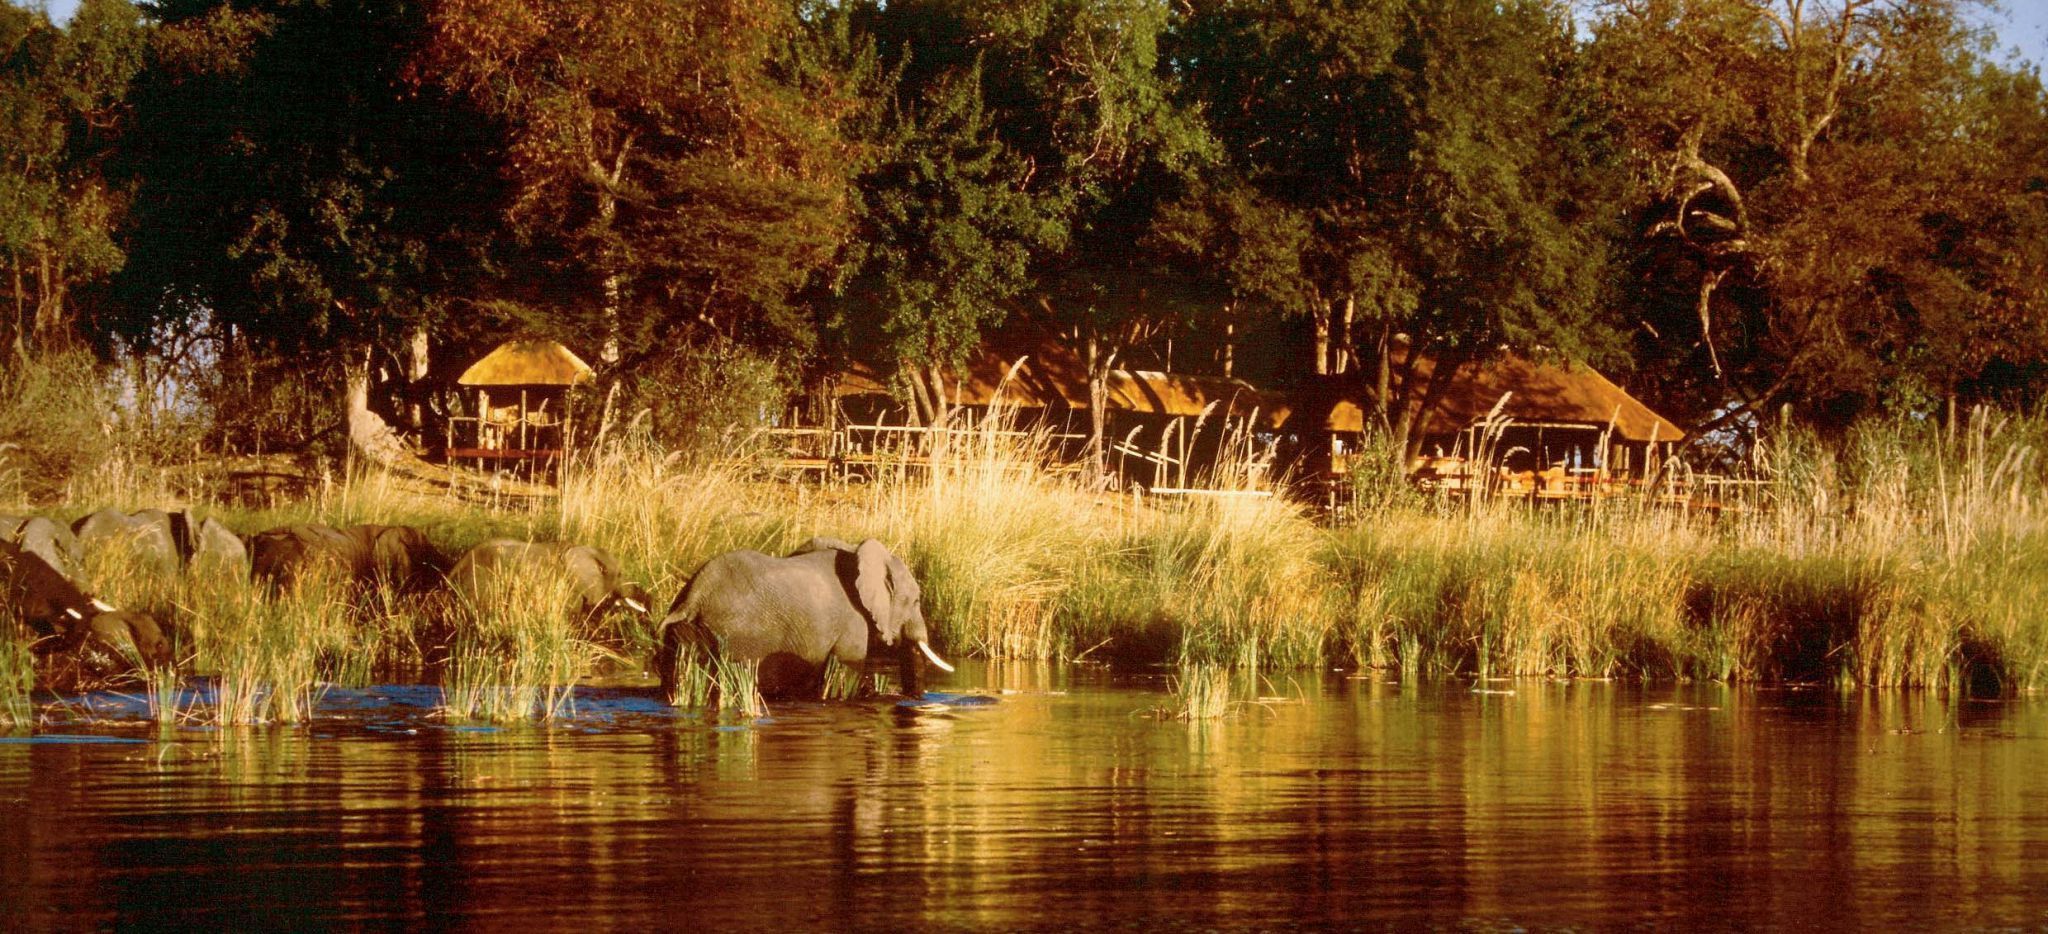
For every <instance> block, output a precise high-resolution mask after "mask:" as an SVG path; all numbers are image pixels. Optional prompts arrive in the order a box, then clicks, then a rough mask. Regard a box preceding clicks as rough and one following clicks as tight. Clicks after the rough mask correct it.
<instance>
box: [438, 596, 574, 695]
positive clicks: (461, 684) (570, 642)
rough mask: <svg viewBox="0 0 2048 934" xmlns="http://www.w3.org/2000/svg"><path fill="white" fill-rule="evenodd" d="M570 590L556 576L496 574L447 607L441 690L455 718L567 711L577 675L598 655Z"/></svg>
mask: <svg viewBox="0 0 2048 934" xmlns="http://www.w3.org/2000/svg"><path fill="white" fill-rule="evenodd" d="M574 602H575V595H574V593H573V592H572V591H571V590H570V588H569V586H568V583H567V581H565V580H563V579H562V578H561V577H559V576H557V575H548V574H535V573H517V574H503V575H498V576H496V577H493V578H490V579H488V580H486V581H484V582H483V588H482V592H481V593H479V594H478V595H477V602H476V603H475V604H473V605H467V604H465V605H458V606H455V607H453V608H451V611H450V615H451V623H450V625H451V626H452V627H453V628H454V630H455V631H454V633H453V636H452V638H451V640H450V648H449V658H448V663H447V666H446V668H445V669H444V671H443V673H442V679H441V694H442V702H443V705H444V708H445V709H446V711H447V713H448V716H449V717H450V718H451V719H454V720H482V721H485V722H490V723H505V722H511V721H519V720H528V719H539V720H552V719H554V718H556V717H560V716H563V715H565V714H567V713H570V712H571V710H572V706H571V704H572V701H573V699H574V697H575V693H574V692H575V687H576V682H577V681H578V680H580V679H581V678H582V677H583V676H584V675H585V674H587V673H588V672H589V671H590V669H591V667H592V665H593V664H594V663H595V660H596V658H597V651H596V646H595V644H594V643H593V642H592V641H591V640H590V638H589V634H588V633H586V632H584V631H583V628H582V623H583V621H582V620H580V619H578V618H577V616H576V615H575V614H574V613H572V612H571V608H572V604H573V603H574Z"/></svg>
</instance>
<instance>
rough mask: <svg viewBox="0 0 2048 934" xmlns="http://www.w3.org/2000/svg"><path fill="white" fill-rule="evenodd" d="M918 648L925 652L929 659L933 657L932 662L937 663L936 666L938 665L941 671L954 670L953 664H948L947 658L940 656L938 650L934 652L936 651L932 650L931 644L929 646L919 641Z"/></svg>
mask: <svg viewBox="0 0 2048 934" xmlns="http://www.w3.org/2000/svg"><path fill="white" fill-rule="evenodd" d="M917 650H918V651H920V652H923V653H924V657H926V658H929V659H931V660H932V664H933V665H936V666H938V669H939V670H940V671H952V670H953V666H951V665H948V664H946V660H945V659H943V658H940V657H939V653H937V652H934V651H932V647H931V646H929V645H926V644H924V643H923V642H919V643H918V644H917Z"/></svg>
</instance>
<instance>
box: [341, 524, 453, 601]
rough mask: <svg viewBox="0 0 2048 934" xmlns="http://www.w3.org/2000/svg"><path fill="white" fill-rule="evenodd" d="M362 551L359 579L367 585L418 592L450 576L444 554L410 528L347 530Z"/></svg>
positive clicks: (385, 526)
mask: <svg viewBox="0 0 2048 934" xmlns="http://www.w3.org/2000/svg"><path fill="white" fill-rule="evenodd" d="M347 532H348V534H349V535H350V536H351V537H353V538H354V539H355V540H356V541H357V542H358V543H359V546H360V548H361V552H360V559H361V563H359V564H358V565H357V579H358V580H360V581H362V582H363V583H366V584H372V585H376V586H390V587H392V588H394V589H397V590H400V591H408V592H416V591H419V590H424V589H426V588H428V587H431V586H433V585H435V584H436V583H438V582H439V581H440V579H441V578H442V577H443V576H445V575H446V574H447V572H448V561H447V559H446V558H445V557H443V556H442V554H441V550H440V549H438V548H435V547H434V543H433V542H431V541H428V540H427V535H426V533H424V532H421V531H420V530H419V529H415V528H413V527H411V526H406V525H357V526H351V527H349V529H348V530H347Z"/></svg>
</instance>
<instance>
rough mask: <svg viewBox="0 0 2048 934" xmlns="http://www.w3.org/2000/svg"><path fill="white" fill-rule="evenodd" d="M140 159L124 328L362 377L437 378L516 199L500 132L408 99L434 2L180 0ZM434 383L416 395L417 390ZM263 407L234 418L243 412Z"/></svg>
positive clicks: (163, 26) (221, 352)
mask: <svg viewBox="0 0 2048 934" xmlns="http://www.w3.org/2000/svg"><path fill="white" fill-rule="evenodd" d="M152 15H153V16H154V17H155V18H156V19H157V21H158V26H157V28H156V30H155V32H154V34H153V36H152V41H151V45H150V67H149V68H148V70H147V71H146V72H145V73H144V74H143V75H142V76H141V77H140V79H138V82H137V85H136V89H135V92H134V95H133V101H134V108H135V121H134V129H133V131H132V133H131V134H130V135H129V145H128V146H126V147H125V150H124V155H123V157H122V159H121V160H120V167H121V171H122V172H123V173H124V174H125V176H126V177H128V178H130V179H132V180H133V182H134V184H135V186H136V187H135V192H136V194H135V201H134V208H133V210H132V212H131V227H130V229H129V233H128V235H127V236H128V240H129V242H130V244H131V261H130V263H129V264H128V266H127V268H126V269H125V270H124V272H123V275H122V276H121V280H120V283H119V285H120V287H121V296H122V298H123V299H124V301H123V304H122V312H123V313H122V314H121V315H120V316H118V317H117V318H114V319H111V320H109V321H108V322H106V325H107V326H108V327H109V329H110V330H112V331H113V332H114V333H115V334H116V335H117V336H119V337H121V338H122V339H123V340H125V341H127V342H128V343H129V344H130V345H131V346H134V347H138V348H145V349H146V348H152V347H157V346H160V345H165V344H167V342H170V341H174V340H175V341H178V342H180V343H182V344H187V345H189V344H190V343H191V342H192V341H195V340H196V341H199V342H201V343H203V344H206V345H210V346H211V348H212V350H211V354H210V356H211V357H212V358H213V359H215V360H217V361H218V363H219V365H220V367H221V368H223V369H225V370H228V371H233V372H243V371H246V370H248V369H249V368H250V367H251V366H254V365H256V363H257V362H259V361H261V360H263V359H266V358H273V359H274V358H285V359H289V360H291V361H292V366H293V370H294V372H295V373H300V374H305V373H319V374H323V375H331V374H338V373H340V372H342V371H343V370H346V371H348V372H349V374H350V375H351V377H352V378H353V388H354V390H357V391H360V392H362V393H367V391H368V389H367V381H368V379H369V377H370V375H371V373H370V368H369V366H368V364H369V363H370V362H371V361H372V360H373V358H374V361H375V362H376V363H378V364H379V366H378V367H376V369H378V370H384V371H387V372H391V373H394V374H397V373H403V374H404V378H400V379H394V380H389V381H387V384H388V385H395V386H404V385H405V384H406V383H407V382H408V381H416V380H417V379H418V378H419V377H421V376H422V375H424V374H423V372H422V370H423V369H424V367H423V364H424V363H426V362H427V361H425V360H422V359H420V358H421V357H424V356H426V353H425V348H426V345H425V344H424V342H423V341H420V340H418V338H421V337H423V336H424V335H427V334H429V333H431V334H435V335H442V336H444V337H446V336H449V335H450V334H451V332H457V333H459V332H461V331H462V330H464V329H465V328H466V327H469V326H470V321H469V318H470V317H471V316H470V315H468V314H466V313H464V312H466V311H467V309H468V306H466V305H463V304H461V303H462V302H464V301H465V300H466V299H468V298H470V297H471V296H472V295H474V294H475V288H476V286H475V283H476V282H477V281H478V280H479V279H480V278H481V277H482V275H483V273H485V272H486V271H488V268H489V262H490V256H489V255H488V253H487V252H486V249H485V248H486V246H487V245H488V243H489V241H490V237H489V234H490V232H491V230H492V227H493V225H494V224H495V216H496V211H495V209H496V207H497V205H499V204H500V203H501V202H502V201H503V199H504V196H503V195H502V194H501V188H500V186H499V184H498V182H497V177H496V173H495V162H494V161H493V160H492V159H491V158H490V153H492V152H493V151H494V150H495V149H496V145H495V144H496V137H495V135H494V134H493V133H492V132H491V131H490V129H489V128H488V126H487V125H486V124H484V123H483V122H482V121H481V120H480V119H479V118H478V117H477V116H476V115H475V114H474V113H473V112H472V111H470V110H468V109H467V108H466V107H464V106H463V105H462V104H461V103H460V102H459V101H456V100H453V99H451V98H449V97H448V96H447V95H438V94H432V93H420V92H419V91H417V90H416V89H412V88H409V87H407V86H406V85H405V84H404V83H403V81H402V80H401V77H402V69H403V68H404V67H405V65H406V64H407V63H408V62H409V61H410V56H411V50H412V49H413V48H414V47H416V45H417V43H418V42H419V40H420V37H421V36H422V35H423V31H424V18H423V11H422V9H421V8H420V7H419V6H418V5H415V4H408V3H382V2H374V3H373V2H361V3H355V2H325V0H269V2H259V3H227V2H215V0H165V2H162V3H159V4H157V5H156V6H154V7H153V8H152ZM423 385H424V384H419V385H416V386H411V387H408V388H410V389H417V388H419V386H423ZM243 404H244V403H242V402H237V403H234V404H231V405H228V406H227V408H228V410H229V411H230V412H231V413H232V412H233V411H235V410H238V409H239V408H240V407H241V406H242V405H243Z"/></svg>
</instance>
